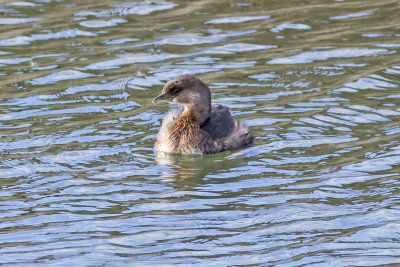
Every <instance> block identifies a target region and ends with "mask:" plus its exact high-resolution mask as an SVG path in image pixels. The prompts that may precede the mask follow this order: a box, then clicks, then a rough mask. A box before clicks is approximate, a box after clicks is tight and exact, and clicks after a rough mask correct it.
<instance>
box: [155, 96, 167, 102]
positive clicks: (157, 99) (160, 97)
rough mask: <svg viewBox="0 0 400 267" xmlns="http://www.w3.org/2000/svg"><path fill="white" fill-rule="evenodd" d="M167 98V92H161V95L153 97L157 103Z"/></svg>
mask: <svg viewBox="0 0 400 267" xmlns="http://www.w3.org/2000/svg"><path fill="white" fill-rule="evenodd" d="M166 98H167V96H166V95H165V94H161V95H159V96H157V97H156V98H154V99H153V103H154V104H157V103H158V102H159V101H160V100H164V99H166Z"/></svg>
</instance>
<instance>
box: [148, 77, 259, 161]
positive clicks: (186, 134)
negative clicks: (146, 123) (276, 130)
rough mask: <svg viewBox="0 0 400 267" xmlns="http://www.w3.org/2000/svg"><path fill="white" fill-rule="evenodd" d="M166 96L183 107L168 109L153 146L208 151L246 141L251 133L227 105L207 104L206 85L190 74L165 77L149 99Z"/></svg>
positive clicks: (186, 152)
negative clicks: (160, 92) (157, 94)
mask: <svg viewBox="0 0 400 267" xmlns="http://www.w3.org/2000/svg"><path fill="white" fill-rule="evenodd" d="M159 100H169V101H173V102H176V103H179V104H183V105H184V108H178V109H174V110H171V111H170V112H169V113H168V115H167V116H166V117H165V118H164V120H163V123H162V125H161V129H160V132H159V134H158V136H157V141H156V150H157V151H161V152H173V153H181V154H208V153H217V152H221V151H224V150H230V149H235V148H239V147H243V146H246V145H248V144H250V143H251V142H252V141H253V139H254V137H253V135H252V134H251V132H250V130H249V129H248V128H247V127H246V126H245V125H244V124H243V123H242V122H240V121H236V120H234V119H233V118H232V116H231V113H230V110H229V108H228V107H226V106H223V105H211V93H210V89H209V88H208V86H207V85H206V84H204V83H203V82H202V81H201V80H200V79H198V78H196V77H194V76H192V75H182V76H179V77H178V78H176V79H173V80H171V81H169V82H168V83H167V84H166V85H165V86H164V88H163V90H162V94H161V95H159V96H158V97H156V98H155V99H154V100H153V102H154V103H156V102H158V101H159Z"/></svg>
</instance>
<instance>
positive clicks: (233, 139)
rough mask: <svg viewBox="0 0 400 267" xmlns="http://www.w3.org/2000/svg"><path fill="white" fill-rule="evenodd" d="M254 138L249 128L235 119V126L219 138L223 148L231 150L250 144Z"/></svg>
mask: <svg viewBox="0 0 400 267" xmlns="http://www.w3.org/2000/svg"><path fill="white" fill-rule="evenodd" d="M253 140H254V136H253V134H252V133H251V132H250V130H249V128H247V126H246V125H245V124H244V123H243V122H240V121H236V120H235V127H234V128H233V131H232V133H231V134H230V135H229V136H228V137H226V138H223V139H220V140H219V143H220V144H221V146H222V148H223V150H232V149H236V148H240V147H244V146H247V145H249V144H251V143H252V142H253Z"/></svg>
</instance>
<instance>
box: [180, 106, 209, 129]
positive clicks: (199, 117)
mask: <svg viewBox="0 0 400 267" xmlns="http://www.w3.org/2000/svg"><path fill="white" fill-rule="evenodd" d="M210 113H211V104H202V105H196V104H193V105H185V110H184V111H183V113H182V116H190V117H192V118H193V119H194V120H195V121H196V122H197V123H198V124H199V125H201V124H203V123H204V122H205V121H206V120H207V119H208V117H209V116H210Z"/></svg>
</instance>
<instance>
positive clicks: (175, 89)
mask: <svg viewBox="0 0 400 267" xmlns="http://www.w3.org/2000/svg"><path fill="white" fill-rule="evenodd" d="M178 92H179V88H178V87H176V86H174V87H172V88H171V93H173V94H176V93H178Z"/></svg>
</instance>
